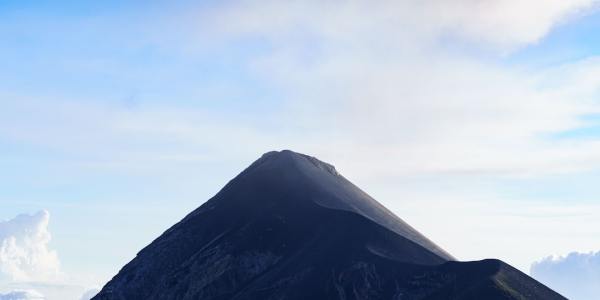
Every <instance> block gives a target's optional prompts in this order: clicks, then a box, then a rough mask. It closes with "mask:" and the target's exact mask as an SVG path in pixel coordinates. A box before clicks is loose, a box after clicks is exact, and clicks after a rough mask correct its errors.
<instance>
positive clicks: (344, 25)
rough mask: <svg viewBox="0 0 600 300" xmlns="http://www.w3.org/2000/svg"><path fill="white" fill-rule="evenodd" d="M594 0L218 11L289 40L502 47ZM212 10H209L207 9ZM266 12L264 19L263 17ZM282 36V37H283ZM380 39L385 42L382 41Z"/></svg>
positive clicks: (289, 4)
mask: <svg viewBox="0 0 600 300" xmlns="http://www.w3.org/2000/svg"><path fill="white" fill-rule="evenodd" d="M597 3H598V1H597V0H571V1H562V0H550V1H547V0H546V1H544V0H535V1H526V2H524V1H518V0H483V1H473V0H455V1H435V0H426V1H378V2H377V3H373V2H372V1H360V0H359V1H327V2H323V1H286V2H281V1H242V2H241V3H240V2H239V1H237V2H235V3H234V4H233V5H231V6H230V7H229V9H228V10H225V14H217V18H218V19H219V20H220V22H219V25H220V26H219V28H223V29H225V31H226V32H227V31H229V32H233V33H252V34H257V33H258V34H261V35H266V36H269V37H271V38H284V39H286V40H287V41H291V40H292V39H293V38H298V37H300V38H301V37H302V36H297V35H296V36H294V37H290V36H288V35H289V33H290V32H292V33H303V32H304V33H306V32H308V33H311V32H313V33H314V32H316V33H318V34H319V35H320V36H321V37H324V38H327V39H329V40H336V41H346V42H348V41H352V40H356V39H357V38H359V39H367V40H371V41H376V42H382V41H385V42H388V43H391V44H394V43H403V42H406V39H407V38H410V39H413V40H414V39H416V40H418V41H421V42H423V41H431V40H433V39H436V38H438V37H440V36H443V35H448V34H450V35H453V36H455V37H459V38H464V39H466V40H470V41H473V42H477V43H486V44H489V45H491V46H494V47H500V48H502V49H504V50H507V49H513V48H515V47H519V46H523V45H526V44H530V43H535V42H537V41H538V40H539V39H541V38H542V37H544V36H545V35H546V34H547V33H548V32H549V31H550V30H551V29H552V28H553V27H554V26H556V25H557V24H559V23H561V22H564V21H566V20H568V19H569V18H571V17H576V16H579V15H581V14H583V13H586V12H589V10H590V9H591V8H593V7H595V4H597ZM211 13H212V12H211ZM265 16H268V17H265ZM286 36H287V37H286ZM381 38H385V40H381Z"/></svg>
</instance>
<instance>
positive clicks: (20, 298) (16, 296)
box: [0, 290, 46, 300]
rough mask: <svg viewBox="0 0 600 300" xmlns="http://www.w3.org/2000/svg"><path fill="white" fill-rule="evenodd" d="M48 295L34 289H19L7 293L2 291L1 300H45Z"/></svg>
mask: <svg viewBox="0 0 600 300" xmlns="http://www.w3.org/2000/svg"><path fill="white" fill-rule="evenodd" d="M45 299H46V297H44V295H42V294H40V293H39V292H37V291H34V290H17V291H12V292H9V293H7V294H2V293H0V300H45Z"/></svg>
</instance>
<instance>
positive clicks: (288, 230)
mask: <svg viewBox="0 0 600 300" xmlns="http://www.w3.org/2000/svg"><path fill="white" fill-rule="evenodd" d="M94 299H97V300H102V299H215V300H216V299H564V298H563V297H562V296H560V295H558V294H557V293H555V292H553V291H552V290H550V289H548V288H547V287H545V286H543V285H542V284H540V283H538V282H537V281H535V280H533V279H532V278H530V277H528V276H527V275H525V274H523V273H521V272H520V271H518V270H516V269H514V268H512V267H511V266H509V265H507V264H505V263H503V262H501V261H498V260H484V261H478V262H456V261H454V258H453V257H452V256H451V255H450V254H448V253H447V252H446V251H444V250H443V249H442V248H440V247H439V246H437V245H435V244H434V243H433V242H431V241H430V240H429V239H427V238H426V237H425V236H423V235H422V234H420V233H419V232H418V231H416V230H415V229H414V228H412V227H411V226H409V225H408V224H407V223H405V222H404V221H402V220H401V219H400V218H398V217H397V216H396V215H394V214H393V213H392V212H390V211H389V210H387V209H386V208H385V207H384V206H382V205H381V204H379V203H378V202H377V201H375V200H374V199H373V198H371V197H370V196H369V195H367V194H366V193H365V192H363V191H362V190H360V189H359V188H358V187H356V186H355V185H353V184H352V183H351V182H350V181H348V180H346V179H345V178H344V177H343V176H341V175H340V174H339V173H338V172H337V171H336V170H335V168H334V167H333V166H332V165H330V164H327V163H324V162H322V161H319V160H318V159H316V158H314V157H311V156H307V155H303V154H299V153H295V152H292V151H289V150H284V151H281V152H269V153H266V154H264V155H263V156H262V157H261V158H260V159H258V160H257V161H255V162H254V163H253V164H252V165H250V166H249V167H248V168H247V169H246V170H244V171H243V172H242V173H241V174H239V175H238V176H237V177H235V178H234V179H233V180H231V181H230V182H229V183H228V184H227V185H226V186H225V187H224V188H223V189H222V190H221V191H220V192H219V193H217V195H215V196H214V197H213V198H211V199H210V200H208V201H207V202H206V203H204V204H203V205H202V206H200V207H199V208H198V209H196V210H194V211H193V212H191V213H190V214H189V215H187V216H186V217H185V218H184V219H183V220H181V221H180V222H179V223H177V224H175V225H174V226H173V227H171V228H170V229H169V230H167V231H166V232H165V233H163V234H162V235H161V236H160V237H159V238H157V239H156V240H155V241H153V242H152V243H151V244H150V245H149V246H147V247H146V248H144V249H143V250H142V251H140V252H139V253H138V255H137V256H136V258H135V259H133V260H132V261H131V262H130V263H128V264H127V265H126V266H125V267H124V268H123V269H122V270H121V271H120V272H119V273H118V274H117V275H116V276H115V277H114V278H113V279H112V280H111V281H110V282H109V283H108V284H106V286H105V287H104V288H103V289H102V291H101V292H100V293H99V294H98V295H97V296H96V297H95V298H94Z"/></svg>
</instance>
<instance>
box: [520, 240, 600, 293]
mask: <svg viewBox="0 0 600 300" xmlns="http://www.w3.org/2000/svg"><path fill="white" fill-rule="evenodd" d="M531 276H532V277H534V278H535V279H537V280H539V281H541V282H542V283H544V284H546V285H547V286H549V287H550V288H552V289H554V290H555V291H557V292H559V293H561V294H562V295H563V296H565V297H567V298H569V299H572V300H588V299H596V298H597V297H598V295H600V251H598V252H595V253H594V252H590V253H579V252H572V253H570V254H569V255H567V256H550V257H547V258H545V259H542V260H540V261H537V262H535V263H533V264H532V265H531Z"/></svg>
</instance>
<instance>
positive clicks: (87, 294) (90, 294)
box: [80, 288, 100, 300]
mask: <svg viewBox="0 0 600 300" xmlns="http://www.w3.org/2000/svg"><path fill="white" fill-rule="evenodd" d="M99 292H100V289H96V288H94V289H90V290H88V291H86V292H85V293H83V295H82V296H81V298H80V300H90V299H92V298H94V296H96V295H97V294H98V293H99Z"/></svg>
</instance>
